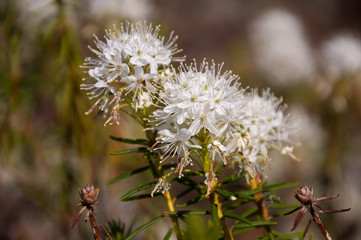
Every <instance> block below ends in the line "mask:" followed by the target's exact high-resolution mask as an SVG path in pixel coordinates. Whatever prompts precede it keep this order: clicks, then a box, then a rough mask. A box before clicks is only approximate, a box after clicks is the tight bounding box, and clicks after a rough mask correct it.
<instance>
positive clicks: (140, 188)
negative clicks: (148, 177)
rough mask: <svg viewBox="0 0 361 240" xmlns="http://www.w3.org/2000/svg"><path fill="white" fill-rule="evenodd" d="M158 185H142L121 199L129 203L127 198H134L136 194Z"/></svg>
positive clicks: (153, 183) (152, 183)
mask: <svg viewBox="0 0 361 240" xmlns="http://www.w3.org/2000/svg"><path fill="white" fill-rule="evenodd" d="M155 184H156V182H151V183H147V184H145V185H142V186H140V187H137V188H135V189H133V190H130V191H129V192H127V193H126V194H124V195H123V196H121V197H120V201H127V198H129V197H130V196H132V195H133V194H134V193H137V192H140V191H143V190H145V189H147V188H151V187H153V186H154V185H155Z"/></svg>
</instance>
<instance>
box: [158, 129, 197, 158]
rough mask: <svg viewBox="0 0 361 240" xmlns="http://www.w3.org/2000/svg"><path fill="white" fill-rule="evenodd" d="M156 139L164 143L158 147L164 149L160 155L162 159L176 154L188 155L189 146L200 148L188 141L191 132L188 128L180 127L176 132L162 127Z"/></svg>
mask: <svg viewBox="0 0 361 240" xmlns="http://www.w3.org/2000/svg"><path fill="white" fill-rule="evenodd" d="M158 135H159V137H158V141H160V142H162V143H163V144H165V145H164V146H162V147H160V148H158V149H162V148H165V149H166V151H165V153H164V154H163V156H162V159H164V160H165V159H167V158H168V157H169V156H173V157H174V155H175V154H178V156H180V157H182V158H184V157H187V155H188V149H189V148H201V147H200V146H199V145H194V144H191V143H190V141H189V140H190V138H191V133H190V131H189V130H188V129H186V128H182V129H180V130H179V131H177V132H176V133H173V132H171V131H169V130H168V129H163V130H160V131H159V132H158Z"/></svg>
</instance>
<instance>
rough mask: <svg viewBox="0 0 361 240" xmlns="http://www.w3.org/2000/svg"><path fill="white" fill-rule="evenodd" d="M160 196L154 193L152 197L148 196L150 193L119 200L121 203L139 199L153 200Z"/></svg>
mask: <svg viewBox="0 0 361 240" xmlns="http://www.w3.org/2000/svg"><path fill="white" fill-rule="evenodd" d="M160 195H162V194H161V193H154V194H153V197H152V195H150V193H146V194H139V195H135V196H130V197H126V198H123V199H121V200H122V201H123V202H126V201H133V200H139V199H145V198H155V197H158V196H160Z"/></svg>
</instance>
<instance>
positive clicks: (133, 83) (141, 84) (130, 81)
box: [120, 66, 157, 94]
mask: <svg viewBox="0 0 361 240" xmlns="http://www.w3.org/2000/svg"><path fill="white" fill-rule="evenodd" d="M134 69H135V73H134V75H130V76H127V77H123V78H122V79H121V80H120V82H124V83H126V85H127V87H126V88H125V90H126V91H127V93H129V92H130V91H134V92H135V93H136V94H138V93H143V89H144V90H146V91H147V92H149V93H154V92H155V87H154V86H153V84H152V83H151V81H150V79H153V78H154V77H156V76H157V74H152V73H146V74H145V73H144V71H143V68H142V67H139V66H135V67H134Z"/></svg>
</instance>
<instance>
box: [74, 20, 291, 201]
mask: <svg viewBox="0 0 361 240" xmlns="http://www.w3.org/2000/svg"><path fill="white" fill-rule="evenodd" d="M158 32H159V27H156V28H155V29H154V28H153V27H152V25H146V24H145V22H139V23H136V24H130V23H127V24H126V25H125V26H123V25H122V26H121V28H120V30H118V29H116V28H115V29H114V31H111V30H109V31H106V36H105V39H106V41H105V42H103V41H101V40H99V39H98V38H97V37H95V44H96V47H97V48H96V49H92V48H90V49H91V50H92V52H94V53H95V54H96V55H97V58H88V59H87V60H86V63H85V64H84V66H83V67H84V68H86V69H87V71H86V72H87V73H88V75H89V77H88V78H86V79H85V80H86V81H87V83H85V84H82V85H81V89H84V90H87V91H89V92H88V95H89V98H91V99H93V98H95V99H97V100H96V102H95V104H94V106H93V107H92V108H91V110H90V111H89V112H91V111H92V110H93V109H95V108H96V107H99V109H100V110H101V111H103V112H107V111H109V109H110V110H111V113H110V117H109V118H108V120H107V121H106V123H108V122H114V121H115V122H118V121H117V119H118V118H119V109H120V108H121V107H123V106H129V107H132V108H133V109H134V110H135V113H136V114H138V115H137V116H138V117H139V118H141V119H142V120H145V121H146V122H147V126H144V127H146V128H147V130H150V129H153V130H154V131H156V132H157V138H156V141H157V144H155V146H156V147H152V148H151V149H152V150H153V151H158V152H160V154H161V162H162V161H165V160H166V159H168V158H169V157H176V158H177V160H178V166H177V168H176V170H175V172H178V173H179V176H182V172H183V170H184V167H186V166H187V165H188V164H192V163H193V162H195V163H196V164H197V165H198V166H199V167H200V168H201V169H202V170H203V171H204V176H205V179H206V181H205V183H206V185H207V187H208V194H209V193H210V191H211V189H212V188H213V186H214V185H215V184H216V183H217V175H216V173H215V171H216V169H215V168H217V166H215V165H214V163H215V164H216V165H218V164H219V163H220V164H222V162H223V164H227V162H228V161H230V160H232V161H234V162H236V163H238V164H239V165H240V166H241V167H242V168H245V170H246V171H247V172H248V173H249V176H254V174H255V173H256V172H257V171H262V170H263V168H264V167H265V166H267V164H268V163H269V159H270V157H269V151H270V150H271V149H277V150H279V151H280V152H281V153H282V154H288V155H290V156H293V154H292V150H293V146H292V141H291V135H293V133H294V126H293V124H292V121H290V119H289V117H288V116H287V115H285V114H284V109H285V106H283V105H282V104H281V103H282V100H280V99H278V98H276V97H275V96H274V95H273V94H271V93H270V90H265V91H263V92H262V94H261V95H259V94H258V91H257V90H251V91H247V89H243V88H241V86H240V83H239V77H238V76H236V75H234V74H232V72H230V71H226V72H222V67H223V64H219V65H216V64H215V63H212V64H208V63H207V62H206V61H205V60H204V61H203V62H202V63H201V64H200V65H199V66H198V65H197V63H196V62H195V61H194V63H193V64H191V65H185V64H183V63H181V65H180V67H179V69H178V70H176V69H175V68H173V67H170V65H169V64H170V63H171V62H172V61H180V62H182V61H183V60H184V57H174V55H175V54H176V53H179V52H180V51H181V50H178V49H177V45H176V44H175V41H176V37H173V34H171V36H170V38H169V40H168V41H165V39H164V37H159V36H158ZM150 106H152V108H151V109H150V108H149V109H148V107H150ZM143 108H147V109H145V110H144V111H138V109H143ZM148 110H149V111H148ZM133 113H134V112H133ZM148 124H151V126H149V125H148ZM150 140H151V141H153V140H154V139H150ZM293 157H294V156H293ZM221 161H222V162H221ZM157 181H158V182H157V184H156V186H155V188H154V191H153V192H152V195H153V194H154V193H155V192H156V191H158V190H162V191H168V189H169V188H170V185H169V183H168V182H167V181H166V176H163V177H162V178H159V179H158V180H157Z"/></svg>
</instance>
